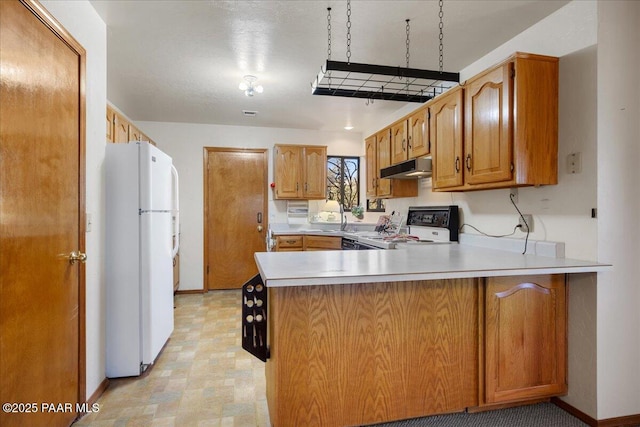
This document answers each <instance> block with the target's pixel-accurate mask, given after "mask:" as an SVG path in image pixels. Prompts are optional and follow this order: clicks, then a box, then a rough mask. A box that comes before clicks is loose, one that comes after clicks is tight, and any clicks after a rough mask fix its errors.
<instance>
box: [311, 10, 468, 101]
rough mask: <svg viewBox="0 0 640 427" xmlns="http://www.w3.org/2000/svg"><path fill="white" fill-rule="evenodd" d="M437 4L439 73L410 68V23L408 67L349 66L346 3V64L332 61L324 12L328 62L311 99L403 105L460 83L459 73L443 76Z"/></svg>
mask: <svg viewBox="0 0 640 427" xmlns="http://www.w3.org/2000/svg"><path fill="white" fill-rule="evenodd" d="M442 3H443V0H440V2H439V6H440V13H439V15H438V16H439V17H440V25H439V28H440V34H439V42H440V43H439V60H440V69H439V70H438V71H432V70H422V69H416V68H409V20H408V19H407V20H406V33H407V41H406V48H407V53H406V58H407V66H406V68H403V67H392V66H386V65H372V64H357V63H353V62H351V0H347V62H340V61H332V60H331V8H330V7H328V8H327V11H328V14H327V30H328V35H329V37H328V48H327V62H326V64H325V66H324V68H323V67H320V73H318V76H317V77H316V78H315V81H314V82H313V83H312V84H311V93H312V94H314V95H329V96H343V97H348V98H364V99H367V103H369V102H373V100H374V99H384V100H390V101H403V102H426V101H428V100H430V99H431V98H433V97H435V96H437V95H439V94H441V93H443V92H445V91H446V90H448V89H450V88H452V87H453V86H455V85H456V84H457V83H459V82H460V73H452V72H445V71H443V70H442V68H443V56H444V55H443V43H442V40H443V28H444V25H443V22H442V17H443V13H442Z"/></svg>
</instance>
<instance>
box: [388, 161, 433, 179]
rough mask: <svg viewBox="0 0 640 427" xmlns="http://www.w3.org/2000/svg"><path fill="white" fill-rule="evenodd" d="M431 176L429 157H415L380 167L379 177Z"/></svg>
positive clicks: (409, 177) (415, 177) (407, 177)
mask: <svg viewBox="0 0 640 427" xmlns="http://www.w3.org/2000/svg"><path fill="white" fill-rule="evenodd" d="M430 176H431V159H428V158H423V157H420V158H417V159H411V160H407V161H406V162H402V163H398V164H397V165H393V166H389V167H386V168H383V169H380V178H393V179H418V178H428V177H430Z"/></svg>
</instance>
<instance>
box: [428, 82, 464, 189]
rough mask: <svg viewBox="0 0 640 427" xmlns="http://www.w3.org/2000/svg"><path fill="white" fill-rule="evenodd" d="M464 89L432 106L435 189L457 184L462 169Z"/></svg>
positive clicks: (460, 180)
mask: <svg viewBox="0 0 640 427" xmlns="http://www.w3.org/2000/svg"><path fill="white" fill-rule="evenodd" d="M462 99H463V98H462V88H456V89H452V90H451V91H449V92H447V93H446V94H444V95H442V96H440V97H438V100H437V101H436V102H434V103H433V104H431V105H430V106H429V111H430V116H431V117H430V123H429V134H430V139H431V142H432V143H433V188H434V189H439V188H449V187H458V186H461V185H462V184H463V176H464V175H463V171H462V148H463V147H462V142H463V141H462V135H463V132H462V119H463V110H462V107H463V104H462Z"/></svg>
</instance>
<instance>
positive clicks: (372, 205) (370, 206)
mask: <svg viewBox="0 0 640 427" xmlns="http://www.w3.org/2000/svg"><path fill="white" fill-rule="evenodd" d="M367 211H368V212H384V211H385V206H384V199H368V200H367Z"/></svg>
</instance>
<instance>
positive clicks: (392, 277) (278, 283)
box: [260, 265, 611, 288]
mask: <svg viewBox="0 0 640 427" xmlns="http://www.w3.org/2000/svg"><path fill="white" fill-rule="evenodd" d="M610 268H611V266H609V265H593V266H580V267H555V268H554V267H548V268H525V269H504V270H474V271H450V272H437V273H421V274H385V275H375V276H373V275H372V276H340V277H317V278H295V277H293V278H287V279H267V280H265V285H266V286H267V287H270V288H278V287H291V286H321V285H352V284H360V283H383V282H410V281H428V280H442V279H472V278H483V277H499V276H526V275H532V274H572V273H597V272H601V271H608V270H610ZM260 275H261V277H262V278H263V280H264V277H265V274H264V273H263V271H262V269H260Z"/></svg>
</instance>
